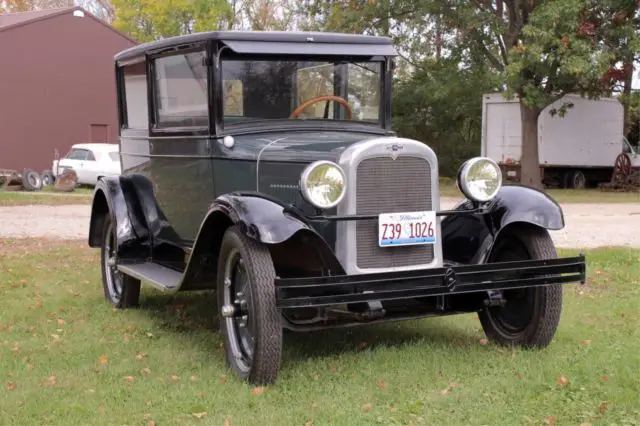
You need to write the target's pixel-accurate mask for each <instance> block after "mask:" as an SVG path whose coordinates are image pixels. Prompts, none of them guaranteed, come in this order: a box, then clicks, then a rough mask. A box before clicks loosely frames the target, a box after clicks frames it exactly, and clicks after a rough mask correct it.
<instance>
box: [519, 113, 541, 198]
mask: <svg viewBox="0 0 640 426" xmlns="http://www.w3.org/2000/svg"><path fill="white" fill-rule="evenodd" d="M541 111H542V110H541V109H540V108H530V107H528V106H526V105H525V104H524V102H520V117H521V119H522V156H521V157H520V183H521V184H522V185H526V186H529V187H531V188H536V189H542V180H541V178H540V160H539V159H538V117H539V116H540V112H541Z"/></svg>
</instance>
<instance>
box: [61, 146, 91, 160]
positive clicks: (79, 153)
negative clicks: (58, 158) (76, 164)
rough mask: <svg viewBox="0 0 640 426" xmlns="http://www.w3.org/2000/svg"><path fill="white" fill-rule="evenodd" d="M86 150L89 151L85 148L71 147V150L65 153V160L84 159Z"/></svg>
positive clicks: (85, 158)
mask: <svg viewBox="0 0 640 426" xmlns="http://www.w3.org/2000/svg"><path fill="white" fill-rule="evenodd" d="M88 152H89V151H87V150H85V149H72V150H71V151H69V153H68V154H67V156H66V157H65V158H66V159H67V160H80V161H85V160H87V158H88V156H87V153H88Z"/></svg>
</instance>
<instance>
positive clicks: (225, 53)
mask: <svg viewBox="0 0 640 426" xmlns="http://www.w3.org/2000/svg"><path fill="white" fill-rule="evenodd" d="M363 47H364V46H363ZM229 59H232V60H247V61H269V60H276V61H277V60H280V61H301V62H329V63H335V62H345V63H350V62H354V63H367V62H378V63H380V105H379V114H378V116H379V119H378V120H377V122H371V121H356V120H338V119H331V120H322V119H318V120H297V119H287V118H283V119H255V120H248V121H243V122H236V123H225V122H224V99H223V94H224V91H223V84H224V83H223V78H222V62H223V61H225V60H229ZM215 65H216V66H215V67H212V68H214V70H215V72H214V73H213V79H212V81H213V84H212V85H211V86H212V87H213V88H214V90H213V92H214V93H213V97H214V100H213V101H214V102H213V104H214V105H213V106H214V108H213V111H211V113H212V119H213V120H212V121H213V122H214V126H215V133H216V134H218V135H220V136H225V135H228V134H239V133H251V132H256V131H265V130H266V131H269V130H271V129H282V128H283V127H285V128H293V129H320V130H351V131H362V132H371V133H376V134H384V133H388V132H389V131H390V129H391V78H392V77H391V74H392V68H393V66H392V58H391V57H387V56H374V57H372V56H370V55H362V56H342V55H341V56H338V55H335V56H333V55H332V56H325V55H322V56H319V55H254V54H250V55H249V54H236V53H235V52H233V51H232V50H231V49H229V48H227V47H226V46H223V47H222V48H221V49H220V50H219V51H218V52H217V55H216V59H215Z"/></svg>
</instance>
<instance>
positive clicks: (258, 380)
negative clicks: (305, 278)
mask: <svg viewBox="0 0 640 426" xmlns="http://www.w3.org/2000/svg"><path fill="white" fill-rule="evenodd" d="M218 262H219V263H218V283H217V287H218V291H217V293H218V307H219V313H220V329H221V332H222V336H223V338H224V348H225V354H226V359H227V363H228V365H229V366H230V367H231V368H232V369H233V370H234V371H235V372H236V373H237V374H238V375H239V376H240V377H242V378H243V379H246V380H247V381H249V382H250V383H252V384H256V385H258V384H259V385H262V384H269V383H273V382H274V381H275V379H276V376H277V374H278V370H279V369H280V360H281V356H282V323H281V317H280V313H279V312H278V310H277V309H276V299H275V286H274V280H275V277H276V274H275V270H274V268H273V261H272V260H271V255H270V253H269V250H268V249H267V248H266V247H265V246H264V245H263V244H260V243H258V242H256V241H254V240H252V239H250V238H248V237H247V236H246V235H244V233H242V231H240V229H239V228H238V227H236V226H232V227H231V228H229V229H228V230H227V232H226V233H225V236H224V238H223V240H222V245H221V247H220V257H219V260H218Z"/></svg>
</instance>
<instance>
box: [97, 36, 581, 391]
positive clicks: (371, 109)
mask: <svg viewBox="0 0 640 426" xmlns="http://www.w3.org/2000/svg"><path fill="white" fill-rule="evenodd" d="M396 55H397V53H396V50H395V49H394V47H393V45H392V43H391V41H390V40H389V39H388V38H382V37H372V36H361V35H344V34H332V33H279V32H207V33H196V34H190V35H186V36H181V37H175V38H169V39H164V40H160V41H156V42H152V43H148V44H143V45H139V46H136V47H133V48H130V49H128V50H126V51H123V52H121V53H119V54H118V55H117V56H116V57H115V73H116V78H117V88H118V93H117V99H118V109H119V119H120V125H121V127H120V155H121V162H122V169H123V173H122V175H120V176H112V177H105V178H102V179H101V181H100V182H99V183H98V185H97V187H96V189H95V193H94V198H93V207H92V213H91V225H90V230H89V245H90V246H91V247H96V248H98V247H99V248H100V249H101V253H102V257H101V259H102V279H103V286H104V294H105V296H106V298H107V300H109V301H110V302H111V303H112V304H113V305H114V306H115V307H117V308H128V307H132V306H135V305H137V304H138V299H139V294H140V283H141V281H144V282H146V283H148V284H150V285H151V286H153V287H155V288H157V289H159V290H161V291H163V292H166V293H175V292H178V291H192V290H207V289H213V290H216V293H217V307H216V306H211V314H212V315H219V320H220V328H221V332H222V335H223V337H224V345H225V352H226V359H227V362H228V364H229V365H230V367H231V368H232V369H233V370H235V371H236V372H237V374H238V375H239V376H240V377H242V378H244V379H246V380H248V381H249V382H251V383H255V384H266V383H271V382H273V381H274V380H275V379H276V376H277V373H278V370H279V368H280V363H281V354H282V341H283V337H282V336H283V330H285V329H288V330H293V331H310V330H317V329H322V328H329V327H341V326H352V325H358V324H372V323H377V322H381V321H389V320H399V319H412V318H420V317H426V316H432V315H445V314H457V313H474V312H477V313H478V315H479V317H480V321H481V323H482V327H483V328H484V330H485V332H486V335H487V336H488V338H490V339H491V340H493V341H495V342H497V343H499V344H503V345H522V346H526V347H544V346H546V345H548V344H549V342H550V341H551V340H552V338H553V336H554V334H555V331H556V328H557V326H558V322H559V319H560V312H561V307H562V286H561V284H564V283H569V282H579V281H584V279H585V259H584V257H583V256H582V255H580V256H576V257H569V258H557V256H556V251H555V247H554V244H553V242H552V240H551V238H550V237H549V233H548V230H556V229H561V228H563V226H564V218H563V213H562V210H561V208H560V207H559V205H558V204H557V203H556V202H554V201H553V200H552V199H551V198H549V197H548V196H547V195H545V194H544V193H542V192H539V191H536V190H533V189H529V188H527V187H523V186H516V185H513V186H511V185H505V186H502V178H501V176H502V175H501V172H500V169H499V167H498V166H497V165H496V163H495V162H494V161H492V160H490V159H487V158H480V157H479V158H472V159H470V160H468V161H467V162H465V163H464V164H463V165H462V166H461V167H460V172H459V174H458V177H457V181H458V186H459V189H460V190H461V192H462V193H463V194H464V195H465V197H466V199H465V200H464V201H463V202H461V203H460V204H459V205H457V206H456V207H455V208H454V209H453V210H441V209H440V193H439V175H438V158H437V156H436V154H435V153H434V151H433V150H432V149H431V148H430V147H429V141H415V140H409V139H404V138H400V137H397V136H396V135H395V134H394V132H393V131H392V130H391V86H392V78H393V77H392V72H393V64H394V62H393V61H394V57H395V56H396Z"/></svg>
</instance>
